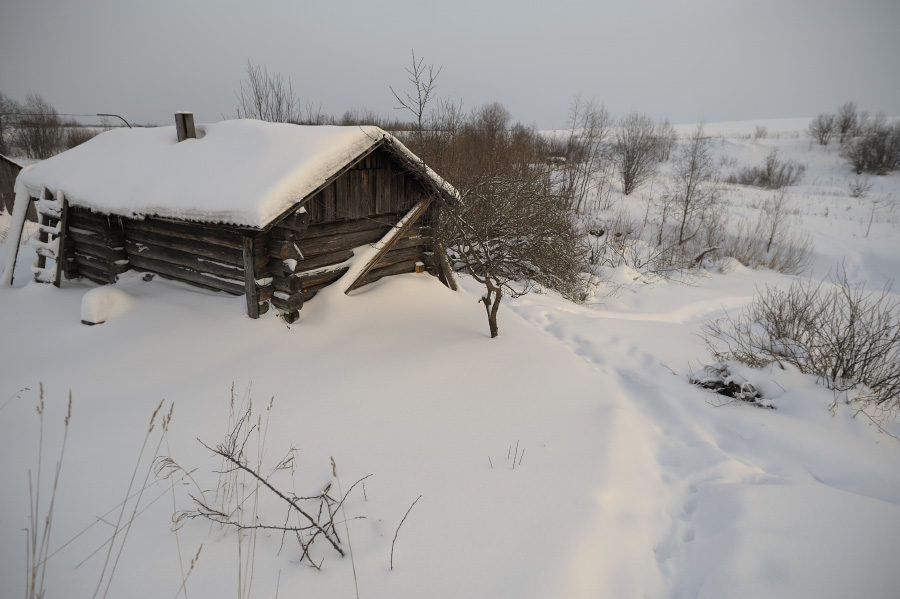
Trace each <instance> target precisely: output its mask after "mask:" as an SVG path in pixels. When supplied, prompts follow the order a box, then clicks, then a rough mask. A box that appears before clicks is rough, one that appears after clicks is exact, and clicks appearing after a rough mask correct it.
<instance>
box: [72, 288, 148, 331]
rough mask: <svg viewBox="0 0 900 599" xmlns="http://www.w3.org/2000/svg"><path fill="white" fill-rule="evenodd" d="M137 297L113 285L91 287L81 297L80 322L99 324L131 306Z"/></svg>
mask: <svg viewBox="0 0 900 599" xmlns="http://www.w3.org/2000/svg"><path fill="white" fill-rule="evenodd" d="M136 300H137V298H135V297H134V296H133V295H131V294H130V293H128V292H126V291H122V290H121V289H116V288H115V287H110V286H104V287H97V288H96V289H91V290H90V291H88V292H87V293H85V294H84V297H82V298H81V322H83V323H85V324H100V323H101V322H106V321H107V320H109V319H110V318H112V317H114V316H117V315H119V314H122V313H123V312H125V311H126V310H128V309H129V308H131V307H132V306H133V305H134V303H135V301H136Z"/></svg>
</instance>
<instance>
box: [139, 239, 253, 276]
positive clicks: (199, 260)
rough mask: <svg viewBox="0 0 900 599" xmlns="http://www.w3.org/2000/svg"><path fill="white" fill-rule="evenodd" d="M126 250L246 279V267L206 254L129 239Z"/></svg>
mask: <svg viewBox="0 0 900 599" xmlns="http://www.w3.org/2000/svg"><path fill="white" fill-rule="evenodd" d="M125 251H126V252H128V255H129V256H144V257H146V258H153V259H154V260H162V261H163V262H168V263H170V264H175V265H176V266H184V267H186V268H191V269H193V270H196V271H199V272H203V273H207V274H211V275H215V276H217V277H225V278H229V279H234V280H237V281H243V280H244V269H243V267H241V266H235V265H233V264H226V263H224V262H219V261H217V260H213V259H212V258H207V257H205V256H197V255H195V254H190V253H187V252H184V251H181V250H173V249H169V248H165V247H161V246H157V245H153V244H150V243H141V242H138V241H131V240H128V241H126V242H125Z"/></svg>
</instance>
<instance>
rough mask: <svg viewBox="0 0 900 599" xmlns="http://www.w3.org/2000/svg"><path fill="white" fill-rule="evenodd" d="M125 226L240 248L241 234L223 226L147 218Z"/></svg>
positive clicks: (126, 223) (127, 222)
mask: <svg viewBox="0 0 900 599" xmlns="http://www.w3.org/2000/svg"><path fill="white" fill-rule="evenodd" d="M125 226H126V228H128V229H134V230H136V231H145V232H147V233H155V234H157V235H166V236H170V237H178V238H180V239H186V240H188V241H200V242H203V243H212V244H215V245H221V246H223V247H228V248H232V249H240V248H241V239H242V236H241V234H240V233H238V232H237V231H236V230H235V229H233V228H230V227H226V226H224V225H221V226H216V225H202V224H199V223H188V222H172V221H167V220H161V219H157V218H148V219H146V220H128V221H126V222H125Z"/></svg>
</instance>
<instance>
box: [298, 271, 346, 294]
mask: <svg viewBox="0 0 900 599" xmlns="http://www.w3.org/2000/svg"><path fill="white" fill-rule="evenodd" d="M347 270H349V267H347V266H345V267H343V268H338V269H336V270H323V271H321V272H317V273H312V274H308V275H302V276H300V277H299V278H300V280H301V289H303V290H306V289H309V288H311V287H319V288H320V289H321V288H322V287H326V286H328V285H330V284H332V283H334V282H335V281H337V280H338V279H340V278H341V277H342V276H344V273H346V272H347Z"/></svg>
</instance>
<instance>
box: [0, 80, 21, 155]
mask: <svg viewBox="0 0 900 599" xmlns="http://www.w3.org/2000/svg"><path fill="white" fill-rule="evenodd" d="M21 111H22V108H21V106H19V103H18V102H16V101H15V100H13V99H12V98H10V97H9V96H7V95H6V94H4V93H3V92H0V154H3V155H5V156H8V155H9V154H11V153H12V152H11V151H10V150H11V149H12V142H13V139H12V137H13V131H14V130H13V127H12V125H13V122H14V120H15V119H16V118H17V117H18V114H19V113H20V112H21Z"/></svg>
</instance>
